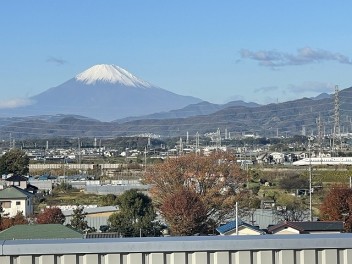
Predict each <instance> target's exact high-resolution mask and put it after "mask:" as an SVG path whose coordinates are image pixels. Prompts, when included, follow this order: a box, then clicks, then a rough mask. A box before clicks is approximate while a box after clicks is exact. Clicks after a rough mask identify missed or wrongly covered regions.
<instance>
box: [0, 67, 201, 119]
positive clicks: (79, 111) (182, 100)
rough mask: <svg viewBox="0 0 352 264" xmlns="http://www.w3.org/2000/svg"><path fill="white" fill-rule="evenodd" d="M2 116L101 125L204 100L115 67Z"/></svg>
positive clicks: (52, 90)
mask: <svg viewBox="0 0 352 264" xmlns="http://www.w3.org/2000/svg"><path fill="white" fill-rule="evenodd" d="M30 101H31V102H32V104H31V105H27V106H23V107H18V108H14V109H11V111H9V110H5V109H3V110H0V114H1V116H6V114H8V117H14V116H17V117H26V116H39V115H40V116H42V115H57V114H64V115H80V116H86V117H89V118H93V119H98V120H101V121H111V120H115V119H118V118H124V117H128V116H138V115H146V114H152V113H156V112H162V111H170V110H173V109H180V108H182V107H185V106H187V105H189V104H194V103H199V102H201V101H202V100H201V99H198V98H195V97H191V96H183V95H178V94H175V93H172V92H170V91H167V90H164V89H162V88H159V87H156V86H153V85H151V84H150V83H148V82H146V81H143V80H141V79H139V78H137V77H136V76H134V75H133V74H131V73H129V72H128V71H126V70H124V69H122V68H120V67H118V66H116V65H105V64H102V65H95V66H93V67H91V68H89V69H87V70H86V71H84V72H82V73H80V74H78V75H77V76H76V77H74V78H72V79H70V80H68V81H67V82H65V83H63V84H61V85H59V86H56V87H53V88H50V89H48V90H46V91H44V92H43V93H40V94H38V95H35V96H33V97H31V98H30Z"/></svg>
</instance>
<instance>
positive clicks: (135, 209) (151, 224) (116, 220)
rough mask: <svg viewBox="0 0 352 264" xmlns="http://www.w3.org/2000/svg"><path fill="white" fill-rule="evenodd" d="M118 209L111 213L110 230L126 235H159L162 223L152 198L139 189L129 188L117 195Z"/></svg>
mask: <svg viewBox="0 0 352 264" xmlns="http://www.w3.org/2000/svg"><path fill="white" fill-rule="evenodd" d="M116 202H117V206H118V211H117V212H116V213H113V214H112V215H110V217H109V219H108V224H109V226H110V231H113V232H118V233H120V234H121V236H124V237H138V236H158V235H159V234H160V224H159V223H158V222H157V221H155V218H156V213H155V210H154V207H153V204H152V200H151V199H150V198H149V197H148V196H147V195H145V194H143V193H141V192H138V191H137V190H134V189H132V190H129V191H126V192H124V193H123V194H121V195H120V196H118V197H117V201H116Z"/></svg>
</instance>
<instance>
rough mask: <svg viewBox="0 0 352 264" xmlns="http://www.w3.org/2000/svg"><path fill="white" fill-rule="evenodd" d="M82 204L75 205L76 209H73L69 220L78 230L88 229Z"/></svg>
mask: <svg viewBox="0 0 352 264" xmlns="http://www.w3.org/2000/svg"><path fill="white" fill-rule="evenodd" d="M83 211H84V207H83V206H77V207H76V209H73V215H72V219H71V221H70V224H71V226H72V227H73V228H74V229H76V230H77V231H80V232H85V231H89V229H90V228H89V226H88V222H87V221H86V215H87V213H84V212H83Z"/></svg>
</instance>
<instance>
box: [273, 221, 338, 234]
mask: <svg viewBox="0 0 352 264" xmlns="http://www.w3.org/2000/svg"><path fill="white" fill-rule="evenodd" d="M342 232H343V222H342V221H312V222H289V221H285V222H282V223H279V224H277V225H274V226H270V227H268V233H270V234H274V235H288V234H325V233H330V234H331V233H342Z"/></svg>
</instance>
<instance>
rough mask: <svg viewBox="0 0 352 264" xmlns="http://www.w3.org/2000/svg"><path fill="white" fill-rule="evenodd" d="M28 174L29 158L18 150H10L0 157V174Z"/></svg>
mask: <svg viewBox="0 0 352 264" xmlns="http://www.w3.org/2000/svg"><path fill="white" fill-rule="evenodd" d="M28 172H29V157H28V156H27V154H26V153H25V152H24V151H22V150H20V149H11V150H10V151H8V152H6V153H5V154H4V155H2V156H1V157H0V173H1V174H9V173H14V174H20V175H25V174H28Z"/></svg>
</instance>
